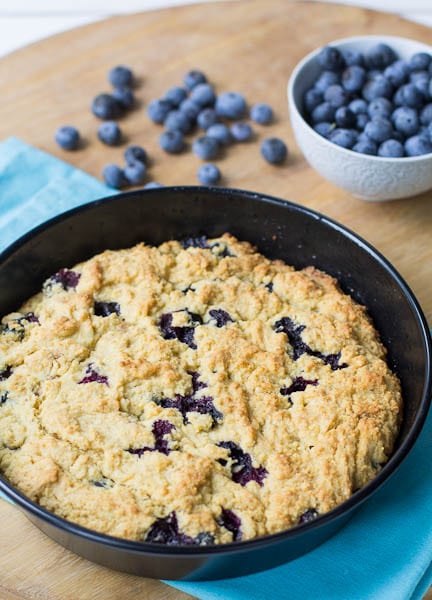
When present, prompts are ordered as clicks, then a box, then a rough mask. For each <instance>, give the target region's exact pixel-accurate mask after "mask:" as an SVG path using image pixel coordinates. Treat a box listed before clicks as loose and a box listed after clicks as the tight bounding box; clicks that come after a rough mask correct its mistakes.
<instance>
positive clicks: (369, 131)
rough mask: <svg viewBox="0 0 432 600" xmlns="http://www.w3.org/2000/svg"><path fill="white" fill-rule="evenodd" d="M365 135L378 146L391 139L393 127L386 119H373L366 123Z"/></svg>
mask: <svg viewBox="0 0 432 600" xmlns="http://www.w3.org/2000/svg"><path fill="white" fill-rule="evenodd" d="M365 133H366V135H367V136H368V137H369V138H370V139H371V140H373V141H374V142H377V143H378V144H380V143H381V142H385V141H386V140H389V139H390V138H391V137H392V134H393V127H392V124H391V122H390V121H389V120H388V119H384V118H383V117H374V118H373V119H372V120H371V121H369V123H367V125H366V127H365Z"/></svg>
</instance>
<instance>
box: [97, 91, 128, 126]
mask: <svg viewBox="0 0 432 600" xmlns="http://www.w3.org/2000/svg"><path fill="white" fill-rule="evenodd" d="M91 109H92V113H93V114H94V115H95V116H96V117H99V119H103V120H104V121H105V120H109V119H115V118H116V117H118V116H119V115H120V114H121V112H122V106H121V104H120V103H119V102H118V101H117V100H116V99H115V98H114V96H112V95H111V94H98V95H97V96H96V98H94V99H93V102H92V105H91Z"/></svg>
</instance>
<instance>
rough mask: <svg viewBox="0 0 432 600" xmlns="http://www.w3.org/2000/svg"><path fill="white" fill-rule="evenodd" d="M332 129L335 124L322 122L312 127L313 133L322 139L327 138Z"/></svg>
mask: <svg viewBox="0 0 432 600" xmlns="http://www.w3.org/2000/svg"><path fill="white" fill-rule="evenodd" d="M334 128H335V124H334V123H328V122H327V121H322V122H321V123H317V124H316V125H314V129H315V131H316V132H317V133H319V134H320V135H322V136H323V137H328V136H329V135H330V134H331V132H332V131H333V129H334Z"/></svg>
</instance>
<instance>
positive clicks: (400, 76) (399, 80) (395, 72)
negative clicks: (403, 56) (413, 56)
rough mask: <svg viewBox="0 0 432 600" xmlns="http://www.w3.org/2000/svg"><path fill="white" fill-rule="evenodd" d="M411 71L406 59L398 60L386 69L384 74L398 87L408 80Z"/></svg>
mask: <svg viewBox="0 0 432 600" xmlns="http://www.w3.org/2000/svg"><path fill="white" fill-rule="evenodd" d="M409 71H410V70H409V67H408V65H407V63H406V62H405V61H403V60H397V61H395V62H394V63H392V64H391V65H389V66H388V67H387V68H386V69H385V71H384V76H385V77H386V78H387V79H388V80H389V81H390V83H391V84H392V85H394V87H395V88H398V87H400V86H401V85H403V84H404V83H406V82H407V80H408V76H409Z"/></svg>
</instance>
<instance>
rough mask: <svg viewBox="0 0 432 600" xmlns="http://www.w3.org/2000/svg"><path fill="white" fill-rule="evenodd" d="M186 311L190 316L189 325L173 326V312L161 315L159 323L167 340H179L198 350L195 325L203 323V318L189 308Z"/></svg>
mask: <svg viewBox="0 0 432 600" xmlns="http://www.w3.org/2000/svg"><path fill="white" fill-rule="evenodd" d="M184 312H186V313H187V315H188V317H189V325H185V326H181V327H180V326H178V327H177V326H173V324H172V321H173V315H172V313H164V314H163V315H161V317H160V319H159V323H158V325H159V328H160V330H161V333H162V337H163V338H164V339H165V340H178V341H179V342H182V343H183V344H186V345H187V346H189V348H192V350H196V348H197V346H196V344H195V341H194V333H195V327H197V326H198V325H201V324H202V319H201V317H200V316H199V315H197V314H195V313H191V312H189V311H188V310H187V309H186V310H185V311H184Z"/></svg>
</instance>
